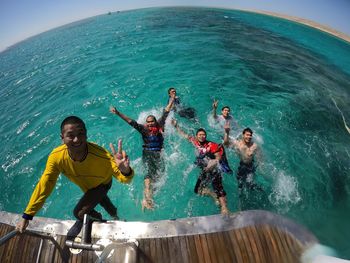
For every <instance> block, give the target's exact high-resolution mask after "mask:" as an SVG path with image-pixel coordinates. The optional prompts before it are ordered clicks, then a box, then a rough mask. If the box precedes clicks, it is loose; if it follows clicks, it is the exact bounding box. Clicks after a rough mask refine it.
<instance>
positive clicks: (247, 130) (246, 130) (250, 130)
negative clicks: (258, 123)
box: [242, 127, 253, 135]
mask: <svg viewBox="0 0 350 263" xmlns="http://www.w3.org/2000/svg"><path fill="white" fill-rule="evenodd" d="M246 132H250V134H252V135H253V131H252V129H251V128H249V127H247V128H245V129H244V130H243V132H242V134H245V133H246Z"/></svg>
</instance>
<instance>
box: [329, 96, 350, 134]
mask: <svg viewBox="0 0 350 263" xmlns="http://www.w3.org/2000/svg"><path fill="white" fill-rule="evenodd" d="M331 99H332V101H333V103H334V105H335V107H336V108H337V110H338V111H339V113H340V115H341V117H342V119H343V122H344V127H345V129H346V130H347V131H348V133H350V128H349V126H348V125H347V124H346V121H345V117H344V114H343V112H342V111H341V110H340V109H339V107H338V105H337V103H336V102H335V100H334V99H333V97H332V96H331Z"/></svg>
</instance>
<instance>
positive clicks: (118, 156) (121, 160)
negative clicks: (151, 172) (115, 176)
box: [109, 140, 131, 174]
mask: <svg viewBox="0 0 350 263" xmlns="http://www.w3.org/2000/svg"><path fill="white" fill-rule="evenodd" d="M109 147H111V150H112V153H113V157H114V160H115V162H116V164H117V166H118V167H119V170H120V171H121V172H122V174H130V172H131V168H130V165H129V163H130V162H129V157H128V156H127V155H126V153H125V151H123V146H122V140H119V141H118V152H116V151H115V148H114V145H113V144H112V143H110V144H109Z"/></svg>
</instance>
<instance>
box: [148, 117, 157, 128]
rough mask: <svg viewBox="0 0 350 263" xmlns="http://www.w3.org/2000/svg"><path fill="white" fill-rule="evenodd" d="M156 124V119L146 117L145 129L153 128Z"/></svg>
mask: <svg viewBox="0 0 350 263" xmlns="http://www.w3.org/2000/svg"><path fill="white" fill-rule="evenodd" d="M156 124H157V122H156V119H155V118H154V117H152V116H149V117H147V119H146V125H147V127H155V126H156Z"/></svg>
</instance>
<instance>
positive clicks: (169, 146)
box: [0, 8, 350, 259]
mask: <svg viewBox="0 0 350 263" xmlns="http://www.w3.org/2000/svg"><path fill="white" fill-rule="evenodd" d="M170 86H174V87H176V88H177V91H178V93H179V95H180V97H181V99H182V102H183V104H185V105H187V106H192V107H194V108H195V109H196V111H197V117H198V119H197V120H196V121H190V120H186V119H183V118H180V117H178V116H175V117H176V118H178V121H179V123H180V125H181V126H182V127H184V129H186V130H187V131H188V132H190V133H192V132H194V131H195V129H196V128H198V127H199V126H201V127H205V128H206V129H207V131H208V137H209V139H210V140H213V141H217V142H219V141H221V139H222V134H223V132H222V130H221V129H219V128H218V127H216V126H215V125H214V123H213V120H212V119H211V117H210V113H211V104H212V100H213V99H214V98H217V99H219V108H221V107H222V106H224V105H230V106H231V109H232V114H233V116H234V117H235V118H236V119H237V120H238V122H239V124H240V126H241V127H246V126H249V127H251V128H252V129H253V130H254V132H255V133H254V136H255V139H256V141H257V142H258V143H259V144H260V145H261V146H262V149H263V153H264V165H263V166H262V168H261V169H259V170H258V172H257V174H256V178H255V179H256V181H257V182H258V183H259V184H261V185H262V186H263V187H264V189H265V193H258V192H251V193H249V195H248V197H247V198H245V199H244V200H243V205H242V207H243V209H266V210H269V211H273V212H276V213H279V214H282V215H285V216H288V217H290V218H292V219H294V220H295V221H297V222H299V223H301V224H303V225H305V226H306V227H307V228H308V229H310V230H311V231H312V232H313V233H314V234H315V235H316V236H317V237H318V238H319V240H320V242H321V243H322V244H324V245H327V246H330V247H333V248H335V249H336V250H337V252H338V254H339V256H341V257H344V258H348V259H350V247H349V245H348V244H349V241H348V240H349V239H350V230H349V227H348V221H349V217H350V172H349V171H350V162H349V159H350V147H349V145H350V144H349V143H350V134H349V133H348V132H347V130H346V128H345V125H344V120H345V121H347V122H348V125H350V104H349V101H350V100H349V97H350V45H349V44H347V43H345V42H344V41H341V40H339V39H336V38H334V37H332V36H330V35H328V34H325V33H322V32H320V31H317V30H313V29H311V28H309V27H306V26H302V25H299V24H296V23H293V22H288V21H285V20H281V19H278V18H273V17H269V16H265V15H257V14H253V13H245V12H240V11H233V10H219V9H199V8H196V9H194V8H164V9H163V8H160V9H143V10H134V11H128V12H119V13H112V14H111V15H101V16H98V17H93V18H90V19H86V20H83V21H79V22H76V23H73V24H69V25H66V26H64V27H60V28H57V29H54V30H51V31H48V32H46V33H44V34H41V35H38V36H36V37H33V38H31V39H28V40H26V41H24V42H21V43H19V44H17V45H15V46H13V47H11V48H10V49H8V50H6V51H4V52H2V53H0V105H1V109H2V112H1V113H0V118H1V126H0V140H1V142H2V151H3V154H2V155H1V156H0V165H1V169H0V176H1V179H2V183H1V185H0V191H1V193H2V195H1V198H0V209H1V210H5V211H9V212H16V213H22V212H23V210H24V208H25V206H26V203H27V201H28V199H29V197H30V195H31V193H32V191H33V188H34V186H35V184H36V183H37V181H38V179H39V178H40V175H41V173H42V172H43V170H44V167H45V163H46V159H47V156H48V154H49V153H50V151H51V150H52V149H53V148H54V147H56V146H57V145H59V144H60V143H61V142H60V138H59V125H60V122H61V121H62V120H63V118H64V117H65V116H68V115H72V114H74V115H78V116H80V117H82V118H83V119H84V120H85V121H86V124H87V128H88V136H89V140H90V141H93V142H96V143H98V144H100V145H103V146H105V147H108V144H109V142H114V143H116V142H117V140H118V139H119V138H122V139H123V140H124V147H125V150H127V151H128V154H129V155H130V158H131V160H132V165H133V167H134V168H135V170H136V177H135V179H134V180H133V183H132V184H130V185H121V184H119V183H118V182H117V181H114V183H113V187H112V189H111V191H110V194H109V195H110V197H111V199H112V200H113V202H114V203H115V204H116V205H117V206H118V209H119V214H120V216H121V217H122V218H124V219H126V220H129V221H132V220H133V221H134V220H135V221H142V220H144V221H150V220H158V219H169V218H182V217H191V216H201V215H211V214H216V213H219V208H218V207H217V206H216V205H215V204H214V203H213V202H212V200H211V199H209V198H205V197H198V196H195V195H194V193H193V188H194V184H195V182H196V179H197V175H198V173H199V170H198V169H197V168H195V166H194V165H193V160H194V150H193V148H192V146H191V145H190V144H189V143H188V142H186V141H184V140H183V139H181V138H180V137H179V136H178V135H177V134H176V133H175V132H174V131H173V129H172V128H171V127H170V126H167V127H166V138H165V151H164V155H165V160H166V161H165V162H166V173H165V174H164V175H163V177H162V178H161V180H160V181H159V182H158V183H157V190H156V192H155V202H156V209H155V211H151V212H149V211H147V212H142V211H141V206H140V201H141V199H142V189H143V174H144V171H143V167H142V162H141V149H142V148H141V144H142V141H141V136H140V135H139V134H138V133H137V132H136V131H135V130H133V129H132V128H131V127H130V126H128V125H127V124H126V123H125V122H123V121H122V120H121V119H117V118H116V117H115V116H113V115H111V114H110V113H109V112H108V108H109V106H110V105H115V106H117V107H118V108H119V109H120V111H122V112H124V113H126V114H127V115H129V116H130V117H132V118H134V119H136V120H138V121H139V122H142V121H143V120H144V119H145V117H146V116H147V115H148V114H150V113H154V114H156V115H157V116H159V115H160V112H161V109H162V107H164V106H165V104H166V101H167V89H168V88H169V87H170ZM228 157H229V162H230V164H231V167H232V168H234V169H236V168H237V163H238V159H237V157H236V156H235V154H234V153H233V152H231V151H228ZM224 187H225V190H226V192H227V199H228V206H229V209H230V210H231V211H233V212H234V211H237V209H238V200H237V198H238V194H237V182H236V179H235V177H234V176H230V175H226V176H224ZM80 197H81V191H80V189H78V187H77V186H74V185H73V184H71V183H70V182H69V181H68V180H67V179H66V178H65V177H63V176H62V177H61V178H60V179H59V181H58V182H57V185H56V188H55V190H54V192H53V193H52V194H51V196H50V197H49V198H48V200H47V202H46V204H45V206H44V208H43V209H42V210H41V212H40V213H39V215H40V216H47V217H55V218H62V219H72V218H73V215H72V209H73V207H74V205H75V204H76V202H77V200H78V199H79V198H80Z"/></svg>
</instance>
